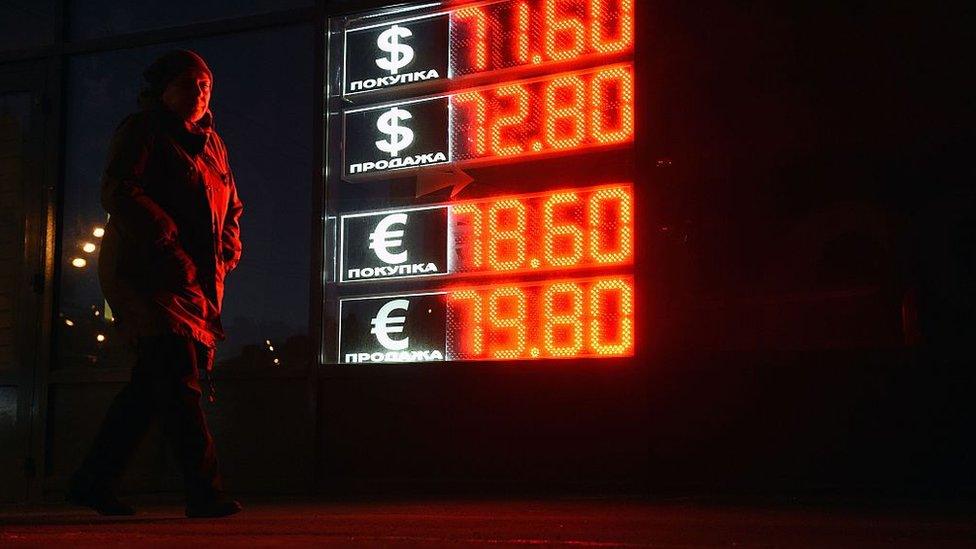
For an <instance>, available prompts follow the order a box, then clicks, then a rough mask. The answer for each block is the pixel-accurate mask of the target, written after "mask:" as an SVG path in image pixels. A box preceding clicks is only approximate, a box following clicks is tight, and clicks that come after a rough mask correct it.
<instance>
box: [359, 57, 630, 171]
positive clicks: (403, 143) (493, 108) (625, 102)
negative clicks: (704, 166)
mask: <svg viewBox="0 0 976 549" xmlns="http://www.w3.org/2000/svg"><path fill="white" fill-rule="evenodd" d="M442 97H443V98H442ZM442 97H431V98H425V99H422V100H414V101H409V102H402V103H397V104H387V105H383V106H379V107H370V108H366V109H353V110H350V111H347V112H346V117H345V133H346V142H347V143H350V144H353V145H354V146H353V147H352V148H350V150H349V151H347V153H346V165H347V173H348V174H349V175H353V176H354V175H357V174H370V173H373V174H375V173H381V172H385V171H389V170H396V169H404V168H419V167H423V166H428V165H433V164H442V163H447V162H456V163H458V165H469V164H472V163H475V162H491V161H498V160H509V161H511V160H520V159H525V158H527V157H530V156H533V155H539V154H546V153H569V152H576V151H579V150H582V149H586V148H591V147H600V146H609V145H618V144H622V143H629V142H631V141H633V138H634V78H633V69H632V67H631V66H630V65H611V66H608V67H603V68H600V69H596V70H588V71H579V72H569V73H563V74H557V75H554V76H549V77H545V78H540V79H535V80H529V81H518V82H512V83H508V84H503V85H498V86H491V87H486V88H480V89H472V90H468V91H464V92H460V93H456V94H453V95H448V96H442ZM445 99H447V100H445ZM448 144H449V145H448Z"/></svg>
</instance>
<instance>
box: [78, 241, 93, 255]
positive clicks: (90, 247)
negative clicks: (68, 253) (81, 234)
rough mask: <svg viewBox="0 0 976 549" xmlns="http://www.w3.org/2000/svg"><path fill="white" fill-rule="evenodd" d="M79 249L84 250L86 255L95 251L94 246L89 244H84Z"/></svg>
mask: <svg viewBox="0 0 976 549" xmlns="http://www.w3.org/2000/svg"><path fill="white" fill-rule="evenodd" d="M81 249H82V250H84V251H85V253H86V254H90V253H92V252H94V251H95V245H94V244H92V243H91V242H85V245H84V246H82V247H81Z"/></svg>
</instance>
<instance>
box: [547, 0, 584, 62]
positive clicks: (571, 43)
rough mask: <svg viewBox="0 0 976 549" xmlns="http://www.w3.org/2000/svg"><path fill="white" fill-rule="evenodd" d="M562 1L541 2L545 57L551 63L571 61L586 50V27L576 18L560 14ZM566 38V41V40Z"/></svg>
mask: <svg viewBox="0 0 976 549" xmlns="http://www.w3.org/2000/svg"><path fill="white" fill-rule="evenodd" d="M566 3H567V2H565V1H563V0H543V10H544V13H545V34H544V40H543V41H544V43H545V51H546V56H547V57H548V58H549V59H550V60H552V61H565V60H567V59H572V58H574V57H576V56H578V55H580V54H581V53H583V50H584V49H585V48H586V27H585V26H584V25H583V22H582V21H580V20H579V18H578V17H572V16H564V15H562V14H560V10H559V7H560V6H561V5H565V4H566ZM566 38H568V40H566Z"/></svg>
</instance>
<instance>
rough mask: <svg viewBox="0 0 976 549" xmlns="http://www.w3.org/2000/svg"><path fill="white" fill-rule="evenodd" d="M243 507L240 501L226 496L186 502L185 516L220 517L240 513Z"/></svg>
mask: <svg viewBox="0 0 976 549" xmlns="http://www.w3.org/2000/svg"><path fill="white" fill-rule="evenodd" d="M242 509H243V507H242V506H241V504H240V502H238V501H237V500H234V499H230V498H228V497H226V496H217V497H216V498H214V499H209V500H203V501H193V502H187V504H186V516H187V517H188V518H220V517H227V516H230V515H235V514H237V513H240V512H241V510H242Z"/></svg>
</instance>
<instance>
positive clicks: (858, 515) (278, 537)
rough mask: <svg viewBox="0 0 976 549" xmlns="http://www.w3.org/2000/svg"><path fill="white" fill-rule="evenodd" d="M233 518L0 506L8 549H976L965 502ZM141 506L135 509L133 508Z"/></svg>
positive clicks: (573, 502)
mask: <svg viewBox="0 0 976 549" xmlns="http://www.w3.org/2000/svg"><path fill="white" fill-rule="evenodd" d="M242 501H243V503H244V505H245V511H244V512H243V513H242V514H240V515H237V516H234V517H230V518H227V519H218V520H208V519H195V520H190V519H186V518H183V514H182V513H183V509H182V507H181V506H179V505H175V504H168V505H163V504H159V503H155V504H148V505H147V504H143V505H140V506H139V511H140V512H139V514H138V515H136V516H135V517H126V518H121V519H119V518H109V517H99V516H97V515H95V514H94V513H91V512H87V510H82V509H78V508H73V507H67V506H64V505H49V506H32V507H16V506H6V507H2V508H0V546H2V547H21V546H36V547H39V546H45V547H57V546H61V547H79V546H86V547H94V546H100V547H105V546H129V547H145V546H183V547H186V546H203V545H207V546H211V547H213V546H220V547H224V546H248V547H253V546H284V545H287V546H288V547H294V546H313V545H314V546H332V547H339V546H342V547H348V546H356V547H375V546H387V547H408V546H412V547H416V546H492V547H499V546H526V545H543V546H571V547H617V546H622V547H663V548H699V547H852V548H853V547H856V548H870V547H976V521H974V520H973V518H974V515H973V514H972V513H970V512H969V511H971V510H972V508H971V507H970V508H969V509H968V510H966V509H962V508H960V507H959V506H956V507H954V508H949V507H948V506H945V505H932V504H928V505H923V504H899V505H887V506H885V507H883V508H882V507H881V506H878V505H867V506H866V505H864V504H860V505H857V506H853V505H849V504H848V505H838V504H826V505H825V504H823V503H822V502H821V503H818V504H816V505H812V504H800V503H798V502H795V501H785V502H779V503H777V502H769V501H766V502H763V503H755V502H751V503H741V502H736V501H731V502H730V501H723V502H720V503H716V502H711V503H706V502H704V501H703V500H701V499H696V498H669V499H665V500H658V501H651V500H645V499H627V498H619V497H614V498H605V499H604V498H593V499H555V498H554V499H538V500H529V499H519V500H505V501H503V500H497V499H496V500H474V499H413V500H406V499H403V500H396V501H378V500H362V501H346V502H336V501H331V502H330V501H311V500H301V501H298V500H290V501H279V502H273V501H271V500H268V499H263V500H257V501H255V500H252V499H248V498H242ZM134 503H139V502H138V501H135V502H134Z"/></svg>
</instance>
